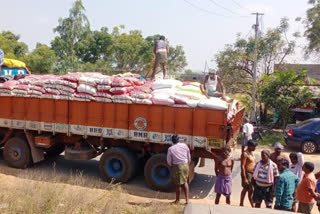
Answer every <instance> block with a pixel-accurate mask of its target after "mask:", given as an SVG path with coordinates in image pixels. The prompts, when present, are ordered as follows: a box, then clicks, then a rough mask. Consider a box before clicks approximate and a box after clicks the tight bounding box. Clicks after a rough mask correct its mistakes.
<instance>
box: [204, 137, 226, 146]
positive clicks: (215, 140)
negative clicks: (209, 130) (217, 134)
mask: <svg viewBox="0 0 320 214" xmlns="http://www.w3.org/2000/svg"><path fill="white" fill-rule="evenodd" d="M207 146H208V148H212V149H220V148H222V147H223V140H222V139H218V138H209V137H208V138H207Z"/></svg>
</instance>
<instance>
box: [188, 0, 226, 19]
mask: <svg viewBox="0 0 320 214" xmlns="http://www.w3.org/2000/svg"><path fill="white" fill-rule="evenodd" d="M183 1H184V2H186V3H188V4H189V5H191V6H192V7H194V8H196V9H198V10H201V11H203V12H206V13H209V14H211V15H215V16H222V17H227V16H225V15H222V14H220V13H215V12H212V11H210V10H206V9H203V8H201V7H198V6H197V5H195V4H193V3H191V2H189V1H188V0H183Z"/></svg>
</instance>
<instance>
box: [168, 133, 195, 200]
mask: <svg viewBox="0 0 320 214" xmlns="http://www.w3.org/2000/svg"><path fill="white" fill-rule="evenodd" d="M190 162H191V155H190V150H189V147H188V146H187V145H186V144H185V143H179V137H178V135H173V136H172V146H171V147H170V148H169V149H168V153H167V163H168V165H169V166H170V167H171V171H172V179H173V182H174V183H175V184H176V200H175V201H174V203H179V201H180V193H181V187H183V190H184V193H185V197H186V204H188V202H189V185H188V177H189V164H190Z"/></svg>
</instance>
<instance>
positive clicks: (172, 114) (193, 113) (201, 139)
mask: <svg viewBox="0 0 320 214" xmlns="http://www.w3.org/2000/svg"><path fill="white" fill-rule="evenodd" d="M0 101H1V103H2V111H1V112H0V126H1V127H11V126H13V127H14V128H21V129H23V128H27V129H32V130H42V131H48V132H53V133H55V132H59V133H70V134H76V135H84V136H99V137H101V136H102V137H105V138H120V139H128V140H134V141H145V142H155V143H168V144H169V143H171V136H172V135H173V134H179V136H180V141H181V142H184V143H186V144H188V145H190V146H191V147H200V148H207V149H209V148H211V147H221V146H222V145H223V143H225V140H226V135H227V131H226V130H227V121H226V118H227V111H223V110H212V109H201V108H195V109H193V108H184V107H170V106H158V105H141V104H130V105H128V104H120V103H102V102H85V101H74V100H73V101H71V100H54V99H38V98H27V97H26V98H24V97H0ZM13 106H14V107H13ZM14 124H15V125H14ZM25 124H27V125H26V127H25ZM208 147H209V148H208Z"/></svg>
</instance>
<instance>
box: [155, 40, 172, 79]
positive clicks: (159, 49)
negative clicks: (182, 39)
mask: <svg viewBox="0 0 320 214" xmlns="http://www.w3.org/2000/svg"><path fill="white" fill-rule="evenodd" d="M153 53H154V55H155V57H156V58H155V61H154V64H153V71H152V75H151V79H152V80H154V79H155V76H156V71H157V68H158V66H159V64H160V65H161V68H162V72H163V79H164V78H165V77H166V73H167V59H168V54H169V45H168V44H167V42H166V38H165V37H164V36H160V38H159V40H156V41H155V42H154V45H153Z"/></svg>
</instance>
